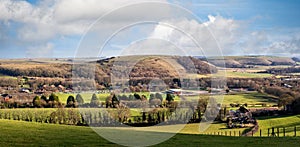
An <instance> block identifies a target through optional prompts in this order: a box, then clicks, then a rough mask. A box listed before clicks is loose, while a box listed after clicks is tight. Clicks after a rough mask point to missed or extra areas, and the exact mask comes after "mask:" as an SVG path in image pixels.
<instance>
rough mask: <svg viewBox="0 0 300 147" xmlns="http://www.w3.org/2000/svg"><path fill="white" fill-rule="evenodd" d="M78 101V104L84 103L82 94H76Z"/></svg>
mask: <svg viewBox="0 0 300 147" xmlns="http://www.w3.org/2000/svg"><path fill="white" fill-rule="evenodd" d="M76 102H77V103H78V105H82V104H83V103H84V100H83V98H82V96H81V95H80V94H77V95H76Z"/></svg>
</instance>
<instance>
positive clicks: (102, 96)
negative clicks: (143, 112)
mask: <svg viewBox="0 0 300 147" xmlns="http://www.w3.org/2000/svg"><path fill="white" fill-rule="evenodd" d="M55 94H56V95H57V96H58V97H59V100H60V101H61V102H62V103H66V102H67V99H68V97H69V96H70V95H72V96H74V97H76V95H77V94H75V93H62V92H58V93H55ZM130 94H132V95H133V94H134V93H126V94H125V95H127V96H128V95H130ZM137 94H139V95H145V96H146V97H147V98H149V95H150V93H149V92H137ZM80 95H81V96H82V98H83V100H84V103H90V102H91V99H92V95H93V93H80ZM96 95H97V97H98V98H99V99H100V101H102V102H105V100H106V98H107V97H108V96H109V95H110V93H99V94H96ZM164 97H165V96H164Z"/></svg>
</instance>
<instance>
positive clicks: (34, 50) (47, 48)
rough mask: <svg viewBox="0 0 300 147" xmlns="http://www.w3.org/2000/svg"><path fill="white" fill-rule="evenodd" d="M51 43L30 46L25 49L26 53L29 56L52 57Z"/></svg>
mask: <svg viewBox="0 0 300 147" xmlns="http://www.w3.org/2000/svg"><path fill="white" fill-rule="evenodd" d="M53 47H54V45H53V44H52V43H47V44H46V45H38V46H31V47H29V48H28V49H27V51H26V55H27V57H30V58H52V55H53Z"/></svg>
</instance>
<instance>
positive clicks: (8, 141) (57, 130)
mask: <svg viewBox="0 0 300 147" xmlns="http://www.w3.org/2000/svg"><path fill="white" fill-rule="evenodd" d="M0 128H1V131H0V146H118V145H117V144H114V143H111V142H109V141H107V140H105V139H103V138H101V137H99V135H97V134H96V133H95V132H94V131H93V130H92V129H91V128H89V127H78V126H66V125H55V124H40V123H30V122H20V121H11V120H0ZM129 133H132V131H131V132H129ZM133 133H134V132H133ZM142 133H145V134H147V132H142ZM133 139H134V138H133ZM299 141H300V139H299V138H297V137H296V138H295V137H289V138H256V137H225V136H205V135H191V134H177V135H176V136H174V137H172V138H171V139H170V140H168V141H166V142H163V143H161V144H158V145H156V146H184V145H186V146H231V147H232V146H274V145H275V146H298V144H299Z"/></svg>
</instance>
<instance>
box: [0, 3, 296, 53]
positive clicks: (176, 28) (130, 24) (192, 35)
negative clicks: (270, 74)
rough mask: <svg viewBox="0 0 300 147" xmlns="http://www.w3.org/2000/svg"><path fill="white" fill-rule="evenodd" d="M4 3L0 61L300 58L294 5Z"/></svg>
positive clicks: (0, 14) (0, 5) (0, 18)
mask: <svg viewBox="0 0 300 147" xmlns="http://www.w3.org/2000/svg"><path fill="white" fill-rule="evenodd" d="M155 2H156V3H155V4H151V3H149V1H144V0H111V1H106V0H40V1H37V0H27V1H23V0H0V10H1V11H0V58H73V57H99V56H117V55H132V54H172V55H173V54H174V55H192V56H196V55H200V56H201V55H231V56H234V55H274V56H300V19H299V18H300V1H296V0H285V1H282V0H263V1H262V0H251V1H245V0H239V1H238V0H218V1H215V0H206V1H205V0H197V1H196V0H191V1H187V0H182V1H178V0H171V1H165V0H156V1H155Z"/></svg>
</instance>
